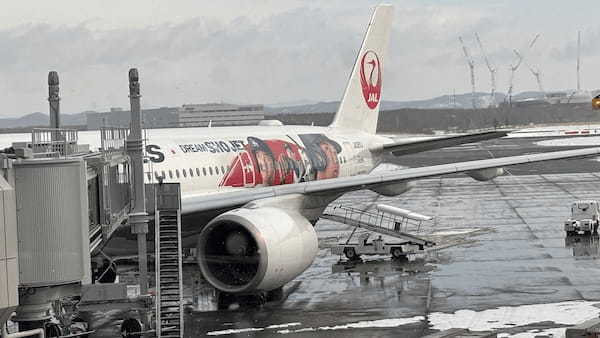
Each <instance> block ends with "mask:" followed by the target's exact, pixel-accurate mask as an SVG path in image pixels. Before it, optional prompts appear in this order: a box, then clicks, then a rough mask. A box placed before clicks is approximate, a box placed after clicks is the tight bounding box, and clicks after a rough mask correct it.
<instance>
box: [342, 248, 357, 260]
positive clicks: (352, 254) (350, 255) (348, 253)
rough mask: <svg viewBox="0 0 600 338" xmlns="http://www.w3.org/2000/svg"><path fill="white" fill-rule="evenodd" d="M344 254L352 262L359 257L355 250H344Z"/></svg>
mask: <svg viewBox="0 0 600 338" xmlns="http://www.w3.org/2000/svg"><path fill="white" fill-rule="evenodd" d="M344 254H345V255H346V258H348V259H350V260H355V259H358V255H357V254H356V251H354V248H346V249H344Z"/></svg>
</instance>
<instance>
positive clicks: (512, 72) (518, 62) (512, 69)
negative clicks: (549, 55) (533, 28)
mask: <svg viewBox="0 0 600 338" xmlns="http://www.w3.org/2000/svg"><path fill="white" fill-rule="evenodd" d="M539 37H540V35H539V34H536V35H535V37H533V40H531V42H530V43H529V47H528V51H529V50H531V48H533V45H535V42H536V41H537V39H538V38H539ZM517 55H518V56H517V60H516V63H513V64H511V65H510V80H509V83H508V103H509V104H512V93H513V88H514V80H515V72H516V71H517V69H519V67H520V66H521V63H522V62H523V58H522V56H521V55H520V54H518V53H517Z"/></svg>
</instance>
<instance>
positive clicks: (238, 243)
mask: <svg viewBox="0 0 600 338" xmlns="http://www.w3.org/2000/svg"><path fill="white" fill-rule="evenodd" d="M248 245H249V241H248V238H247V237H246V236H245V234H242V233H241V232H233V233H231V234H230V235H229V236H227V238H226V239H225V249H226V250H227V253H229V254H230V255H234V256H243V255H245V254H246V253H247V251H248Z"/></svg>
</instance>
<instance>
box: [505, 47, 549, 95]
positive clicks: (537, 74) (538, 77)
mask: <svg viewBox="0 0 600 338" xmlns="http://www.w3.org/2000/svg"><path fill="white" fill-rule="evenodd" d="M513 52H514V53H515V55H517V57H518V58H519V59H521V60H522V62H523V63H524V64H525V66H526V67H527V68H528V69H529V71H530V72H531V74H533V77H535V80H536V81H537V84H538V89H539V91H540V92H541V93H542V95H544V99H546V92H545V91H544V86H542V79H541V74H542V73H541V71H540V69H539V68H537V67H535V66H532V65H531V64H530V63H529V62H527V60H525V58H524V57H523V56H522V55H521V53H519V51H518V50H516V49H513Z"/></svg>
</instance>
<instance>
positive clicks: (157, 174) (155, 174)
mask: <svg viewBox="0 0 600 338" xmlns="http://www.w3.org/2000/svg"><path fill="white" fill-rule="evenodd" d="M159 177H160V174H159V173H158V171H155V172H154V178H156V179H158V178H159Z"/></svg>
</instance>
